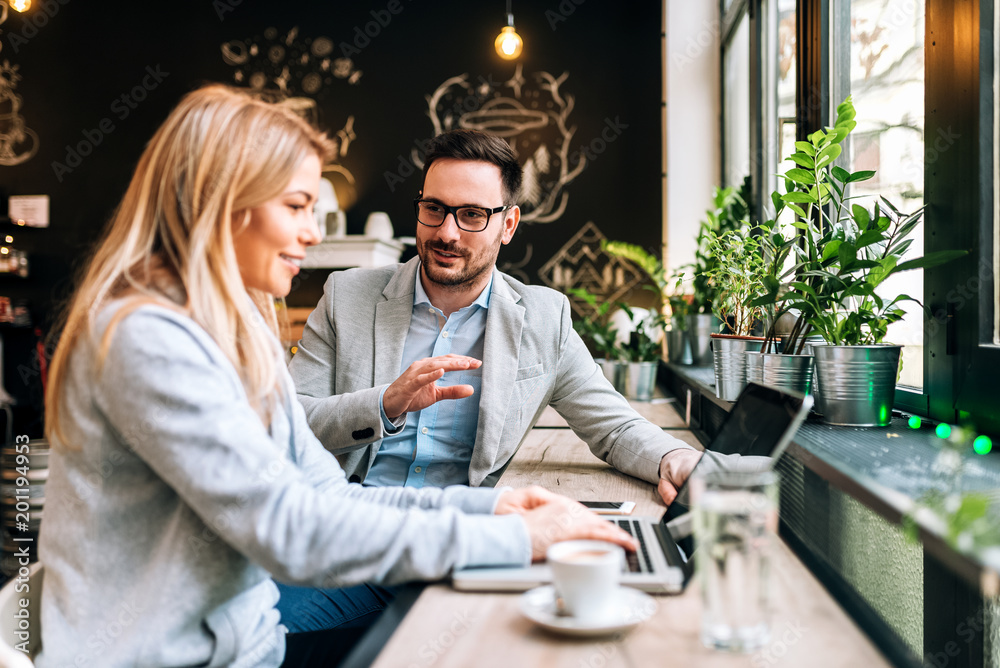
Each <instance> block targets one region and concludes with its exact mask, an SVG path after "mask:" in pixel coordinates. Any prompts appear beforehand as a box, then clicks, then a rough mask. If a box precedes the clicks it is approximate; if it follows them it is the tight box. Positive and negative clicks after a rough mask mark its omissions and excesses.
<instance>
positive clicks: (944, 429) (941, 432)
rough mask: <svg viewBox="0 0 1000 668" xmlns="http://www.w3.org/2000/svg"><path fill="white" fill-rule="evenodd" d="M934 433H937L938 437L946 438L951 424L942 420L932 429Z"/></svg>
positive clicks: (949, 432) (949, 434)
mask: <svg viewBox="0 0 1000 668" xmlns="http://www.w3.org/2000/svg"><path fill="white" fill-rule="evenodd" d="M934 433H935V434H937V435H938V438H948V437H949V436H951V425H950V424H947V423H946V422H942V423H941V424H939V425H938V426H937V429H935V430H934Z"/></svg>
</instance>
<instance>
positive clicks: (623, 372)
mask: <svg viewBox="0 0 1000 668" xmlns="http://www.w3.org/2000/svg"><path fill="white" fill-rule="evenodd" d="M600 363H601V370H602V371H603V372H604V377H605V378H607V379H608V380H609V381H611V384H612V385H614V386H615V390H617V391H618V392H619V393H621V394H625V391H626V387H625V383H626V381H627V376H628V363H627V362H619V361H618V360H600Z"/></svg>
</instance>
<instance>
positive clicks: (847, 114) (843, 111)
mask: <svg viewBox="0 0 1000 668" xmlns="http://www.w3.org/2000/svg"><path fill="white" fill-rule="evenodd" d="M856 114H857V112H856V111H855V110H854V104H852V102H851V97H850V96H847V99H846V100H844V101H843V102H841V103H840V104H838V105H837V125H840V124H841V123H842V122H844V121H849V120H852V119H853V118H854V117H855V115H856Z"/></svg>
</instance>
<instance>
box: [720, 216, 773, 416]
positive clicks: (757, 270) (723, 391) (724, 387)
mask: <svg viewBox="0 0 1000 668" xmlns="http://www.w3.org/2000/svg"><path fill="white" fill-rule="evenodd" d="M708 251H709V253H710V254H711V256H712V258H713V266H712V268H711V269H710V270H709V272H708V278H709V280H710V281H711V283H712V284H714V285H715V286H716V290H717V293H716V299H715V309H714V310H715V315H716V316H717V317H718V318H719V320H720V321H721V323H722V324H721V327H720V329H721V330H723V331H728V333H718V334H716V333H713V334H712V335H711V338H712V357H713V362H714V366H715V391H716V394H718V395H719V398H720V399H724V400H726V401H735V400H736V398H737V397H738V396H739V394H740V392H742V391H743V388H744V387H746V384H747V372H746V354H747V352H750V351H759V350H760V349H761V346H763V344H764V337H762V336H754V335H753V331H754V328H755V327H756V325H757V324H758V322H759V321H760V319H761V316H762V315H763V314H764V309H763V308H762V307H761V306H756V305H754V304H753V300H754V299H755V298H757V297H758V296H760V294H761V292H762V285H763V277H764V271H765V263H764V259H763V256H762V254H761V247H760V241H759V240H758V238H757V236H756V235H755V234H754V232H753V230H751V228H750V225H749V223H746V222H744V223H743V224H742V225H741V227H739V228H737V229H733V230H729V231H727V232H724V233H722V234H717V233H714V232H710V233H709V235H708Z"/></svg>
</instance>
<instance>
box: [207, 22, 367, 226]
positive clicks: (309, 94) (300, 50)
mask: <svg viewBox="0 0 1000 668" xmlns="http://www.w3.org/2000/svg"><path fill="white" fill-rule="evenodd" d="M220 50H221V52H222V60H223V62H225V63H226V64H227V65H229V66H231V67H232V68H233V69H234V71H233V82H234V83H236V84H237V85H240V86H246V87H249V88H251V89H253V90H255V91H257V92H259V93H260V94H261V95H262V96H264V97H269V96H271V97H273V98H275V99H283V100H284V101H285V104H287V105H290V106H291V107H292V108H293V109H295V111H296V112H297V113H299V114H300V115H302V116H303V117H304V118H306V119H307V120H309V121H310V122H311V123H313V124H314V125H319V120H320V119H319V108H318V106H317V100H322V99H323V98H324V97H325V96H326V94H327V93H328V92H329V90H330V88H331V87H332V86H334V85H336V84H338V83H341V84H347V85H349V86H356V85H358V84H359V82H360V81H361V75H362V72H361V70H359V69H357V67H356V66H355V64H354V61H353V60H352V59H350V58H335V57H333V56H334V54H333V50H334V42H333V40H332V39H331V38H329V37H325V36H319V37H308V36H303V35H300V34H299V29H298V27H294V28H292V29H290V30H289V31H288V32H285V33H281V32H279V31H278V29H277V28H274V27H269V28H267V29H265V30H264V33H263V34H262V35H256V36H254V37H248V38H246V39H242V40H238V39H234V40H230V41H228V42H225V43H223V44H222V45H221V46H220ZM324 110H325V111H326V109H325V108H324ZM354 121H355V116H354V115H353V114H352V115H349V116H347V118H346V119H344V120H343V127H341V128H340V129H339V130H337V131H335V132H331V133H330V139H331V140H332V141H333V143H334V145H335V153H334V155H333V157H332V158H331V161H330V162H329V163H328V164H326V165H324V167H323V175H324V177H325V178H328V179H330V181H331V182H332V183H333V185H334V187H335V188H336V192H337V198H338V200H339V202H340V205H341V206H342V207H345V208H347V207H350V206H351V204H353V203H354V201H355V200H356V199H357V184H356V180H355V178H354V175H353V174H352V173H351V170H350V169H349V168H348V167H347V166H345V165H344V162H343V160H344V158H346V157H347V155H348V152H349V150H350V147H351V143H352V142H354V140H355V139H357V135H356V134H355V131H354ZM338 123H339V121H338Z"/></svg>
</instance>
